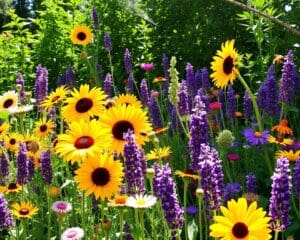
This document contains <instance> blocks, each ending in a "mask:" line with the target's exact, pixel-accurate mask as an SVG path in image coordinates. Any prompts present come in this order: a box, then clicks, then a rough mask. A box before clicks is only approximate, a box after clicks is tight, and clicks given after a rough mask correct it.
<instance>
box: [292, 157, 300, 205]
mask: <svg viewBox="0 0 300 240" xmlns="http://www.w3.org/2000/svg"><path fill="white" fill-rule="evenodd" d="M293 188H294V196H295V197H296V198H298V199H300V160H298V161H296V162H295V167H294V171H293Z"/></svg>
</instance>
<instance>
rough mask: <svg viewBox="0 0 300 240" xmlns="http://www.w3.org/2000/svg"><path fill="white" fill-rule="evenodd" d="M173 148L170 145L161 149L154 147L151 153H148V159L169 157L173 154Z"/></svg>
mask: <svg viewBox="0 0 300 240" xmlns="http://www.w3.org/2000/svg"><path fill="white" fill-rule="evenodd" d="M171 153H172V152H171V148H170V147H162V148H159V149H156V148H155V149H153V150H151V151H150V153H148V154H146V159H147V160H159V159H164V158H168V157H169V156H170V154H171Z"/></svg>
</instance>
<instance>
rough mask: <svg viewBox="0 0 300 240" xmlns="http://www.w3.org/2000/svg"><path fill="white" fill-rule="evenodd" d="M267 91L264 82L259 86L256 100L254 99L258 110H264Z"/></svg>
mask: <svg viewBox="0 0 300 240" xmlns="http://www.w3.org/2000/svg"><path fill="white" fill-rule="evenodd" d="M267 91H268V89H267V88H266V84H265V82H262V83H261V85H260V86H259V89H258V94H257V99H256V102H257V106H258V107H259V108H260V110H265V109H266V103H267V100H266V98H267Z"/></svg>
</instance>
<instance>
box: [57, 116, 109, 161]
mask: <svg viewBox="0 0 300 240" xmlns="http://www.w3.org/2000/svg"><path fill="white" fill-rule="evenodd" d="M57 140H58V141H57V144H56V146H55V149H56V153H58V155H60V156H62V157H63V158H64V159H65V160H66V161H71V163H74V162H76V161H82V160H85V158H87V157H93V158H95V157H96V156H98V155H99V154H100V153H101V152H102V151H103V150H105V149H108V148H110V147H111V142H112V137H111V134H110V132H109V130H108V129H105V128H103V127H102V126H101V124H100V123H99V121H97V120H95V119H94V120H92V121H90V122H85V121H83V120H80V121H79V122H72V123H71V124H70V125H69V129H68V130H67V131H66V133H65V134H59V135H58V137H57Z"/></svg>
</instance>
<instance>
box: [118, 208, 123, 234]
mask: <svg viewBox="0 0 300 240" xmlns="http://www.w3.org/2000/svg"><path fill="white" fill-rule="evenodd" d="M119 211H120V240H123V217H124V211H123V208H120V210H119Z"/></svg>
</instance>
